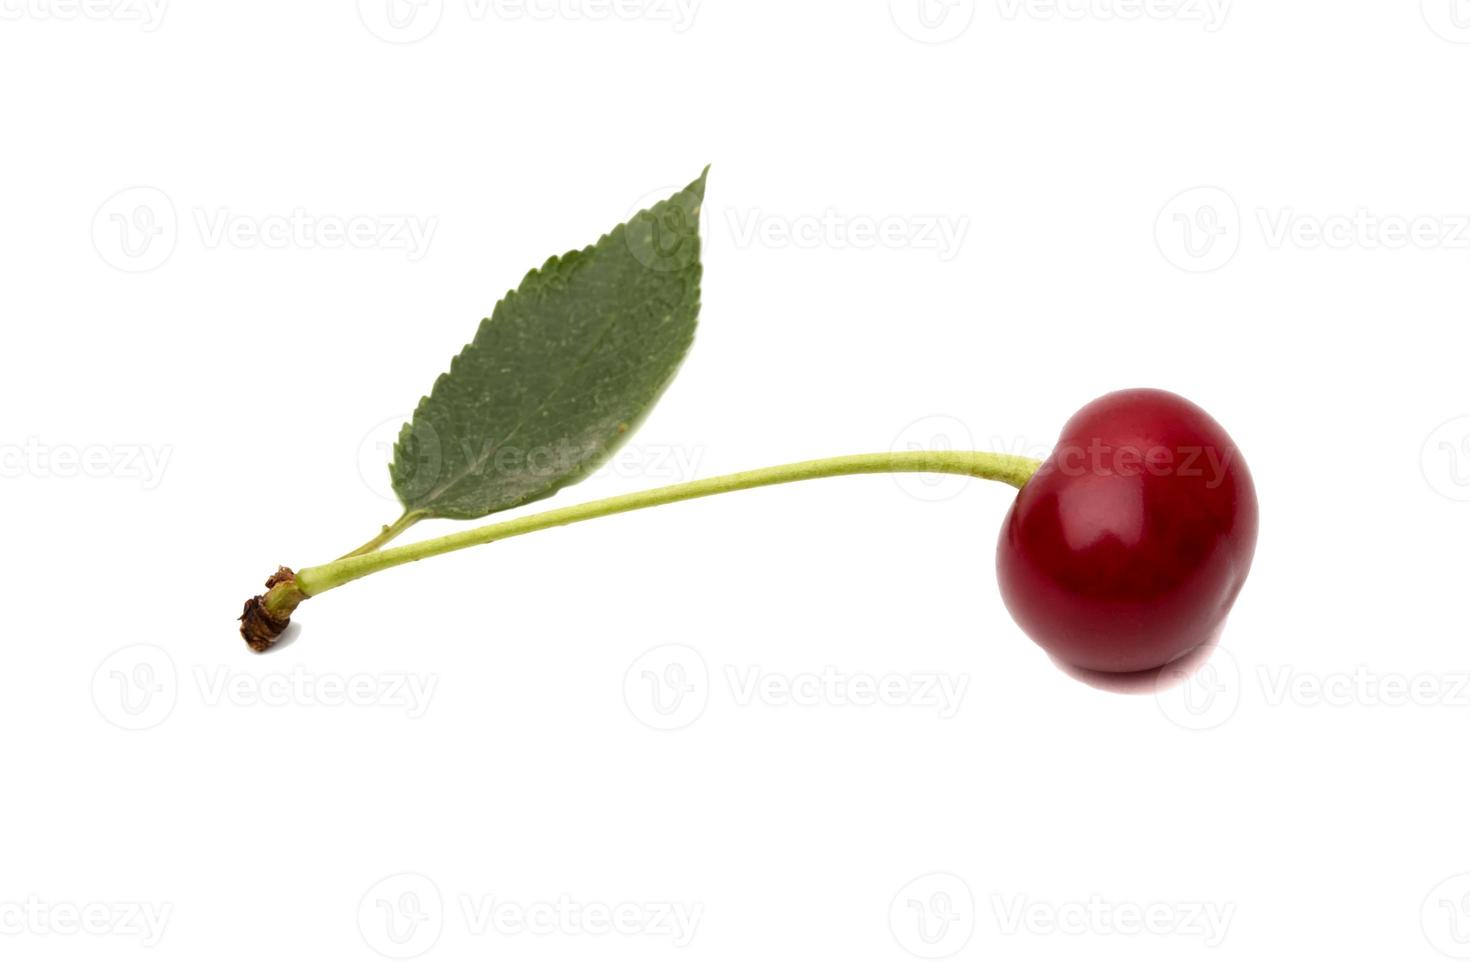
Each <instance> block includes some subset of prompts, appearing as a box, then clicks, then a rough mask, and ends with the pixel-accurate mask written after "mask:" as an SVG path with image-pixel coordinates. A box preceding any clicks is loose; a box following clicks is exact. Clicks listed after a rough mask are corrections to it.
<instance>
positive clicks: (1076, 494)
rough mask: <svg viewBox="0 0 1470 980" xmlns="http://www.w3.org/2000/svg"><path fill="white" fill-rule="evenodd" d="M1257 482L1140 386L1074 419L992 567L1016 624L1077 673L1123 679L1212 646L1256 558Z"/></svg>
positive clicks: (1227, 447)
mask: <svg viewBox="0 0 1470 980" xmlns="http://www.w3.org/2000/svg"><path fill="white" fill-rule="evenodd" d="M1256 528H1257V509H1256V491H1255V484H1254V483H1253V482H1252V480H1251V475H1250V470H1249V469H1248V468H1247V467H1246V464H1245V460H1244V459H1243V458H1242V457H1241V455H1240V452H1239V450H1237V449H1236V447H1235V443H1234V442H1233V441H1231V439H1230V436H1229V435H1227V434H1226V433H1225V430H1224V429H1222V428H1221V427H1220V425H1219V424H1218V423H1217V422H1216V421H1215V420H1214V419H1212V418H1210V416H1209V415H1207V414H1205V412H1204V411H1203V410H1202V409H1200V408H1199V407H1198V406H1197V405H1195V404H1194V403H1192V402H1190V401H1187V400H1185V399H1183V398H1180V397H1179V396H1178V395H1174V394H1170V393H1169V392H1167V391H1158V390H1156V389H1149V388H1135V389H1130V390H1127V391H1116V392H1113V393H1112V394H1110V395H1104V396H1103V397H1101V398H1099V399H1097V400H1096V401H1094V402H1091V403H1090V404H1088V405H1086V406H1085V407H1083V409H1082V410H1081V411H1079V412H1078V413H1077V414H1076V415H1074V416H1072V418H1071V420H1070V421H1068V422H1067V425H1066V427H1065V428H1064V429H1063V430H1062V434H1061V437H1060V439H1059V440H1058V442H1057V447H1056V449H1055V451H1053V453H1052V455H1051V456H1050V458H1048V459H1047V461H1046V462H1045V463H1043V464H1042V466H1041V469H1039V470H1038V471H1037V472H1036V475H1035V476H1033V477H1032V478H1031V479H1030V481H1028V482H1027V484H1026V485H1025V486H1024V487H1023V488H1022V489H1021V491H1020V493H1019V494H1018V495H1017V497H1016V501H1015V503H1014V504H1013V505H1012V506H1011V510H1010V513H1009V514H1008V515H1007V517H1006V522H1005V526H1004V528H1003V529H1002V531H1001V535H1000V546H999V548H998V550H997V555H996V570H997V574H998V577H999V580H1000V590H1001V595H1002V597H1003V598H1004V599H1005V603H1006V607H1007V608H1008V609H1009V610H1010V612H1011V616H1012V617H1014V618H1015V620H1016V622H1017V623H1018V624H1019V625H1020V626H1021V628H1022V629H1023V630H1025V631H1026V633H1027V634H1028V635H1030V637H1031V638H1032V639H1033V640H1035V641H1036V642H1037V643H1038V644H1039V645H1040V646H1041V647H1042V648H1043V649H1044V650H1046V651H1047V652H1048V653H1050V654H1051V655H1052V656H1053V657H1055V658H1057V659H1058V660H1060V661H1062V662H1064V663H1066V664H1070V665H1071V666H1073V667H1078V668H1082V669H1083V670H1093V671H1104V672H1107V673H1131V672H1135V671H1143V670H1150V669H1153V668H1157V667H1161V666H1163V665H1165V664H1168V663H1171V662H1172V661H1175V660H1177V659H1179V658H1180V657H1183V656H1185V655H1186V654H1188V653H1190V652H1191V651H1193V650H1195V649H1197V648H1199V647H1200V646H1203V645H1205V644H1207V643H1209V642H1211V640H1212V638H1213V636H1214V635H1215V633H1216V631H1217V630H1218V629H1219V628H1220V626H1221V625H1222V624H1223V623H1224V620H1225V616H1226V614H1227V613H1229V611H1230V607H1231V605H1233V604H1234V602H1235V597H1236V596H1237V595H1238V594H1239V593H1240V589H1241V586H1242V585H1244V584H1245V578H1246V575H1247V573H1248V572H1249V571H1250V566H1251V558H1252V557H1253V556H1254V554H1255V550H1256Z"/></svg>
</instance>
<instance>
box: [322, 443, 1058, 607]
mask: <svg viewBox="0 0 1470 980" xmlns="http://www.w3.org/2000/svg"><path fill="white" fill-rule="evenodd" d="M1040 466H1041V463H1040V461H1038V460H1034V459H1028V458H1026V457H1024V456H1006V455H1002V454H1000V453H977V452H923V451H921V452H903V453H869V454H866V455H861V456H835V457H831V458H828V459H815V460H809V461H807V462H802V463H788V464H786V465H784V466H771V467H767V468H766V469H760V470H747V471H746V472H744V473H732V474H730V475H728V476H716V477H710V478H709V479H706V480H695V481H694V482H692V483H681V484H678V485H677V486H672V487H660V488H658V489H654V490H642V491H639V492H637V493H629V494H623V495H622V496H619V497H609V498H607V499H605V500H594V501H591V502H589V503H585V504H575V505H573V506H571V507H561V508H558V509H556V510H548V511H545V512H543V513H540V514H530V515H528V516H526V517H518V518H515V519H514V520H509V521H504V522H501V523H499V524H490V525H487V526H484V527H476V528H471V529H470V530H468V531H460V532H458V533H456V534H448V535H445V536H444V537H442V538H433V539H432V540H429V541H418V542H414V543H413V544H406V545H401V546H399V547H397V548H389V549H387V550H385V551H364V550H363V549H358V552H355V553H353V554H352V555H350V556H347V557H343V558H339V559H338V560H337V561H334V562H331V563H330V564H326V565H317V566H316V567H314V568H303V569H302V570H301V571H300V572H298V573H296V581H295V583H294V584H295V587H296V588H298V589H299V590H300V593H301V595H302V597H309V596H314V595H320V594H321V593H323V592H326V591H327V590H329V589H335V588H337V587H338V586H339V585H346V584H347V583H348V582H351V581H353V580H355V579H360V578H362V577H363V576H365V575H371V574H373V573H374V572H380V571H382V570H383V569H385V568H393V567H394V566H397V565H405V564H407V563H409V562H414V561H418V560H419V559H421V558H430V557H433V556H434V555H442V554H446V553H448V552H451V551H459V550H461V549H464V548H472V547H474V546H475V545H480V544H488V543H490V542H491V541H500V540H502V539H504V538H511V537H516V536H517V535H521V534H530V533H531V532H533V531H541V530H545V529H546V528H552V527H560V526H562V525H564V524H575V523H577V522H578V521H587V520H591V519H592V518H594V517H604V516H606V515H608V514H621V513H625V512H627V511H631V510H642V509H643V508H645V507H657V506H658V505H660V504H671V503H675V502H677V501H680V500H693V499H695V498H697V497H708V496H711V495H713V494H717V493H729V492H731V491H734V490H748V489H750V488H752V487H764V486H770V485H773V484H778V483H794V482H796V481H798V480H815V479H819V478H822V477H828V476H847V475H852V474H858V473H952V474H960V475H964V476H973V477H978V478H981V479H986V480H997V481H999V482H1001V483H1008V484H1010V485H1011V486H1013V487H1016V488H1018V489H1019V488H1020V487H1023V486H1025V484H1026V481H1027V480H1029V479H1030V478H1031V476H1032V474H1034V473H1035V472H1036V470H1037V469H1038V468H1039V467H1040ZM410 517H413V518H414V520H415V521H416V520H417V519H418V517H417V516H416V515H412V514H405V515H404V518H403V519H402V520H400V521H399V523H400V524H401V523H403V521H404V520H407V519H408V518H410ZM412 523H413V522H410V524H409V525H405V526H410V525H411V524H412ZM396 526H397V525H394V527H396ZM391 530H393V528H385V529H384V534H385V535H386V534H388V532H389V531H391ZM380 537H382V535H380ZM375 540H376V539H375ZM364 547H366V546H364Z"/></svg>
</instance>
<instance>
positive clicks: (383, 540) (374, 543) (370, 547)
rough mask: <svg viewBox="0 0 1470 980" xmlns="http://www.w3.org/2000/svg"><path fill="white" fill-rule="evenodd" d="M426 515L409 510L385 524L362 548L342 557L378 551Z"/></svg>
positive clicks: (354, 556) (353, 556)
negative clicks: (390, 522)
mask: <svg viewBox="0 0 1470 980" xmlns="http://www.w3.org/2000/svg"><path fill="white" fill-rule="evenodd" d="M424 517H425V515H424V513H423V512H422V511H415V510H411V511H408V512H407V513H405V514H404V515H403V516H402V517H400V518H398V520H396V521H394V522H393V523H392V524H384V525H383V530H382V532H381V533H379V534H378V536H377V537H376V538H373V539H372V540H371V541H369V542H368V543H367V544H365V545H363V546H362V547H361V548H358V549H357V550H356V551H349V552H347V554H345V555H343V556H342V558H356V557H357V556H358V555H366V554H369V553H371V552H374V551H377V550H378V549H379V548H381V547H383V545H385V544H387V543H388V542H389V541H392V540H393V539H394V538H396V537H398V536H399V535H400V534H402V533H403V532H404V531H407V530H408V529H409V528H411V527H413V526H414V525H415V524H417V523H418V522H419V521H421V520H423V519H424ZM342 558H338V559H337V560H338V561H341V560H342Z"/></svg>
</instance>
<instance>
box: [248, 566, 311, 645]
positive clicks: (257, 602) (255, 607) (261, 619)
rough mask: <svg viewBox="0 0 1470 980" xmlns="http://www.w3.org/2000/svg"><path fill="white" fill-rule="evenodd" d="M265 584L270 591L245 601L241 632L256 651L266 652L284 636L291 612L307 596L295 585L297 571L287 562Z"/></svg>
mask: <svg viewBox="0 0 1470 980" xmlns="http://www.w3.org/2000/svg"><path fill="white" fill-rule="evenodd" d="M265 587H266V589H267V590H268V591H267V592H266V593H265V594H264V595H258V596H255V597H254V598H253V599H250V600H248V601H246V603H245V611H244V612H243V613H241V614H240V635H241V636H243V637H245V642H246V643H247V644H249V645H250V649H252V650H254V651H255V652H256V653H265V651H267V650H269V649H270V648H271V645H272V644H274V643H275V642H276V641H277V640H279V639H280V638H281V634H282V633H284V632H285V631H286V627H287V626H290V625H291V613H293V612H295V611H296V607H297V606H299V605H300V604H301V602H302V600H304V599H305V598H306V596H305V595H303V594H302V592H301V589H300V588H299V587H297V585H296V573H295V572H293V571H291V569H289V568H287V567H286V566H284V565H282V566H281V567H280V568H278V569H277V570H276V573H275V574H274V575H272V576H271V577H270V578H268V579H266V580H265Z"/></svg>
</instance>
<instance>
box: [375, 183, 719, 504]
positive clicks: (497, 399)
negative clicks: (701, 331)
mask: <svg viewBox="0 0 1470 980" xmlns="http://www.w3.org/2000/svg"><path fill="white" fill-rule="evenodd" d="M708 173H709V171H708V168H706V170H705V173H704V174H701V175H700V177H699V179H698V180H696V181H695V182H694V183H692V184H690V185H689V186H688V187H687V188H685V189H684V190H682V191H680V192H679V193H677V194H675V195H673V196H672V197H670V198H669V199H668V200H666V201H662V202H660V203H658V204H656V205H654V206H653V207H651V208H649V209H647V210H645V211H640V212H639V213H638V214H637V215H635V216H634V217H633V218H632V219H630V220H629V221H628V223H627V224H626V225H619V226H618V227H617V228H615V229H613V230H612V231H611V232H609V233H608V234H607V235H604V236H603V237H602V238H601V239H600V240H599V241H598V242H597V244H596V245H593V246H591V247H589V248H585V249H581V250H579V251H575V252H568V253H567V254H566V255H563V256H561V257H560V258H553V259H551V260H549V261H548V262H547V263H546V264H545V265H544V266H542V267H541V268H540V269H537V270H534V271H532V272H531V273H529V274H528V275H527V276H526V278H525V280H524V281H523V282H522V283H521V285H520V287H519V288H518V289H516V290H513V291H512V292H510V293H509V294H507V295H506V297H505V298H504V299H502V300H501V301H500V302H499V303H497V304H496V306H495V312H494V313H493V314H492V315H491V317H490V318H489V319H488V320H484V321H482V322H481V323H480V329H479V331H478V332H477V333H476V334H475V339H474V341H473V342H471V343H470V344H469V346H467V347H465V348H464V350H462V351H461V352H460V354H459V356H458V357H456V358H455V359H454V360H453V362H452V363H451V364H450V367H449V371H448V373H446V374H443V375H440V377H439V380H438V381H436V382H435V383H434V389H433V392H432V393H431V394H430V395H429V396H428V397H427V398H425V399H423V400H422V401H421V402H419V406H418V409H417V410H416V411H415V412H414V414H413V421H411V422H409V423H408V424H407V425H405V426H404V427H403V431H402V432H401V433H400V434H399V436H398V444H397V445H396V446H395V447H394V449H393V463H392V465H391V466H390V467H389V469H390V471H391V472H392V475H393V489H394V491H395V492H396V493H397V494H398V498H399V499H400V500H401V501H403V505H404V507H405V508H406V509H407V511H408V512H409V513H417V514H420V515H422V516H425V517H451V518H458V519H472V518H477V517H484V516H485V515H487V514H493V513H495V512H497V511H502V510H507V509H509V508H512V507H518V506H520V505H521V504H526V503H530V502H531V501H534V500H541V499H542V498H545V497H549V496H551V495H552V494H554V493H556V491H557V490H560V489H561V488H562V487H565V486H568V485H570V484H572V483H576V482H577V481H578V480H580V479H582V478H583V477H585V476H586V475H588V474H589V473H591V472H592V471H593V470H595V469H596V468H597V467H598V466H600V465H601V464H602V463H603V461H604V460H606V459H607V457H608V456H609V455H611V454H612V453H613V452H614V451H615V450H616V449H617V447H618V446H619V445H620V444H621V443H622V442H623V441H624V440H625V439H627V438H628V436H629V435H630V434H631V433H632V432H633V430H634V429H635V428H636V427H637V425H638V424H639V423H640V422H641V421H642V420H643V418H644V416H645V415H646V414H647V413H648V411H649V409H651V408H652V407H653V404H654V402H656V401H657V400H658V397H659V395H661V394H663V391H664V389H665V388H666V387H667V386H668V384H669V382H670V381H671V380H673V377H674V373H675V372H676V371H677V370H678V368H679V364H680V362H681V361H682V360H683V359H684V354H685V352H686V351H687V350H688V349H689V345H690V343H691V342H692V341H693V339H694V325H695V321H696V320H697V319H698V314H699V282H700V274H701V271H702V268H701V266H700V261H699V250H700V241H699V211H700V207H701V206H702V203H703V200H704V181H705V176H706V175H707V174H708Z"/></svg>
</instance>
